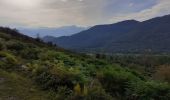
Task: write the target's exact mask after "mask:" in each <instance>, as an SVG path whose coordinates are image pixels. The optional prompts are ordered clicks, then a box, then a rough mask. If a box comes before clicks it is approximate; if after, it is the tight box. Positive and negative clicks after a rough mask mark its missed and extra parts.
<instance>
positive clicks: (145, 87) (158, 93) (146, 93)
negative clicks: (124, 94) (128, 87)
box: [132, 81, 170, 100]
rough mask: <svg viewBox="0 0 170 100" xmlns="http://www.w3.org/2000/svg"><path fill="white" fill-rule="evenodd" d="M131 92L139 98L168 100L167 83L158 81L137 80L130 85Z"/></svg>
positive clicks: (141, 99)
mask: <svg viewBox="0 0 170 100" xmlns="http://www.w3.org/2000/svg"><path fill="white" fill-rule="evenodd" d="M132 88H133V89H134V91H133V94H135V95H136V96H137V98H138V99H139V100H169V99H170V86H169V85H168V84H167V83H158V82H154V81H148V82H140V83H139V82H138V84H136V85H134V86H132Z"/></svg>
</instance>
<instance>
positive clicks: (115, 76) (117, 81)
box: [97, 68, 140, 97]
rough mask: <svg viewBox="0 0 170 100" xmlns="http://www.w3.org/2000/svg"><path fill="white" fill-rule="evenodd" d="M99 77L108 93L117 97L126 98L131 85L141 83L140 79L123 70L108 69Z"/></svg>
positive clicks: (99, 74)
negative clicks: (136, 82)
mask: <svg viewBox="0 0 170 100" xmlns="http://www.w3.org/2000/svg"><path fill="white" fill-rule="evenodd" d="M97 77H98V79H99V81H100V82H101V84H102V86H103V87H104V89H105V90H106V92H108V93H110V94H111V95H113V96H117V97H119V96H120V97H123V96H125V95H126V90H127V89H128V88H129V86H130V84H131V83H133V82H135V81H140V78H138V77H136V76H135V75H133V74H132V73H130V72H126V70H123V69H121V68H106V69H104V70H103V71H102V72H101V73H98V75H97Z"/></svg>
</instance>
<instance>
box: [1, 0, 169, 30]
mask: <svg viewBox="0 0 170 100" xmlns="http://www.w3.org/2000/svg"><path fill="white" fill-rule="evenodd" d="M169 9H170V0H0V25H3V26H24V27H60V26H68V25H77V26H92V25H96V24H106V23H115V22H118V21H122V20H128V19H136V20H139V21H143V20H147V19H149V18H152V17H156V16H162V15H167V14H170V10H169Z"/></svg>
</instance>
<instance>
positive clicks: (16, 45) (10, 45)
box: [7, 41, 25, 51]
mask: <svg viewBox="0 0 170 100" xmlns="http://www.w3.org/2000/svg"><path fill="white" fill-rule="evenodd" d="M24 47H25V45H24V44H22V43H21V42H16V41H13V42H9V43H8V44H7V49H9V50H12V51H13V50H14V51H21V50H23V49H24Z"/></svg>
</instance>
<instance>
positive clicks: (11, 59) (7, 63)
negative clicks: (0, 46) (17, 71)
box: [0, 52, 18, 69]
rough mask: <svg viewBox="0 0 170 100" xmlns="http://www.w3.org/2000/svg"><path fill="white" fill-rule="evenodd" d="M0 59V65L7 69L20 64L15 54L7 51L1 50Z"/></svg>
mask: <svg viewBox="0 0 170 100" xmlns="http://www.w3.org/2000/svg"><path fill="white" fill-rule="evenodd" d="M0 59H1V60H0V67H2V68H5V69H13V68H14V67H15V66H16V65H17V64H18V61H17V59H16V58H15V56H13V55H11V54H9V53H7V52H0Z"/></svg>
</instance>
